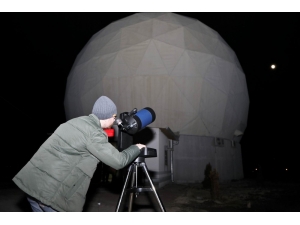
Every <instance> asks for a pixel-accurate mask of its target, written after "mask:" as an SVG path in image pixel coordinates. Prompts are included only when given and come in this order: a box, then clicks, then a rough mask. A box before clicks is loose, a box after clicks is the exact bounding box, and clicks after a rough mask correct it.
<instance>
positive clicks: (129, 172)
mask: <svg viewBox="0 0 300 225" xmlns="http://www.w3.org/2000/svg"><path fill="white" fill-rule="evenodd" d="M132 169H133V165H131V166H130V167H129V168H128V173H127V176H126V180H125V184H124V186H123V190H122V193H121V196H120V199H119V202H118V205H117V208H116V212H119V209H120V205H121V202H122V199H123V195H124V192H125V189H126V187H127V183H128V178H129V176H130V174H131V172H132Z"/></svg>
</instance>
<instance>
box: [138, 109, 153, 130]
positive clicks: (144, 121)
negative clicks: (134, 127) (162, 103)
mask: <svg viewBox="0 0 300 225" xmlns="http://www.w3.org/2000/svg"><path fill="white" fill-rule="evenodd" d="M133 118H134V119H135V121H136V122H137V124H138V128H139V130H141V129H143V128H145V127H146V126H147V125H148V124H150V123H152V122H153V121H154V120H155V118H156V115H155V112H154V111H153V109H151V108H149V107H146V108H144V109H141V110H140V111H138V112H137V113H136V114H135V115H134V116H133Z"/></svg>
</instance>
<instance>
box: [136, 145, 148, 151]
mask: <svg viewBox="0 0 300 225" xmlns="http://www.w3.org/2000/svg"><path fill="white" fill-rule="evenodd" d="M136 146H137V147H138V148H139V149H140V150H141V149H142V148H146V145H143V144H136Z"/></svg>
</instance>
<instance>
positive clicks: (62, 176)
mask: <svg viewBox="0 0 300 225" xmlns="http://www.w3.org/2000/svg"><path fill="white" fill-rule="evenodd" d="M116 115H117V107H116V105H115V104H114V103H113V101H112V100H111V99H109V98H108V97H106V96H101V97H100V98H99V99H98V100H97V101H96V102H95V104H94V106H93V110H92V114H90V115H89V116H82V117H78V118H75V119H71V120H69V121H67V122H66V123H63V124H61V125H60V126H59V127H58V128H57V129H56V130H55V132H54V133H53V134H52V135H51V136H50V137H49V138H48V139H47V140H46V141H45V142H44V143H43V144H42V145H41V147H40V148H39V150H38V151H37V152H36V153H35V154H34V156H33V157H32V158H31V159H30V161H29V162H28V163H27V164H26V165H25V166H24V167H23V168H22V170H21V171H20V172H19V173H18V174H17V175H16V176H15V177H14V178H13V181H14V182H15V183H16V185H17V186H18V187H19V188H21V189H22V190H23V191H24V192H25V193H27V195H28V201H29V203H30V205H31V208H32V210H33V211H35V212H44V211H47V212H55V211H82V209H83V205H84V203H85V196H86V193H87V191H88V188H89V185H90V181H91V178H92V177H93V174H94V172H95V170H96V167H97V164H98V163H99V162H100V161H102V162H103V163H105V164H106V165H108V166H110V167H112V168H114V169H116V170H118V169H121V168H123V167H125V166H126V165H128V164H129V163H131V162H132V161H133V160H134V159H135V158H136V157H137V156H138V155H139V154H140V150H141V149H142V148H143V147H145V145H142V144H136V145H131V146H130V147H129V148H127V149H125V150H123V151H122V152H119V151H118V150H117V149H116V148H115V147H113V146H112V145H111V144H110V143H109V142H108V137H107V134H106V133H105V131H103V128H111V126H112V125H113V123H114V121H115V118H116Z"/></svg>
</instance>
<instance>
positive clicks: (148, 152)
mask: <svg viewBox="0 0 300 225" xmlns="http://www.w3.org/2000/svg"><path fill="white" fill-rule="evenodd" d="M155 118H156V115H155V112H154V111H153V109H151V108H149V107H146V108H143V109H141V110H139V111H138V110H137V109H136V108H134V109H133V110H131V111H130V112H129V113H128V112H124V113H121V114H120V118H118V119H116V123H117V125H118V127H119V135H118V150H119V151H122V150H124V149H126V148H128V147H129V146H130V145H132V144H133V135H134V134H136V133H137V132H139V131H140V130H142V129H144V128H145V127H146V126H147V125H149V124H150V123H152V122H153V121H154V120H155ZM150 157H157V152H156V149H153V148H147V147H145V148H143V149H141V152H140V154H139V156H138V157H137V158H136V159H135V160H134V162H133V163H132V164H131V165H130V166H129V167H128V173H127V176H126V179H125V183H124V186H123V189H122V193H121V195H120V198H119V201H118V205H117V208H116V212H119V210H120V206H121V202H122V201H123V198H124V196H125V195H126V193H130V196H129V206H128V211H129V212H131V211H132V204H133V195H134V194H135V195H136V197H137V196H138V194H139V193H141V192H149V191H150V192H153V193H154V195H155V197H156V199H157V201H158V204H159V206H160V208H161V210H162V211H163V212H165V209H164V206H163V204H162V202H161V200H160V198H159V196H158V194H157V192H156V189H155V186H154V184H153V182H152V180H151V177H150V175H149V173H148V168H147V165H146V162H145V158H150ZM138 168H142V169H143V171H144V173H145V174H146V176H147V178H148V181H149V183H150V187H140V186H138V185H137V184H138V175H137V174H138ZM130 177H131V182H130V181H129V180H130ZM129 182H130V183H131V184H130V186H131V187H130V188H127V186H128V184H129ZM123 202H124V201H123Z"/></svg>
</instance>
